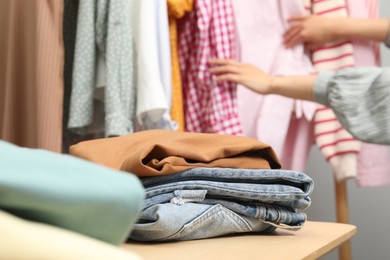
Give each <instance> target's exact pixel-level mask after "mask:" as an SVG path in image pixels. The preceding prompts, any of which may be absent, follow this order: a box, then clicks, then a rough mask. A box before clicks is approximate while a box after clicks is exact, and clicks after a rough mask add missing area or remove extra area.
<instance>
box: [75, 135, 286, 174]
mask: <svg viewBox="0 0 390 260" xmlns="http://www.w3.org/2000/svg"><path fill="white" fill-rule="evenodd" d="M70 153H71V154H72V155H74V156H78V157H81V158H84V159H86V160H89V161H92V162H96V163H98V164H102V165H105V166H107V167H110V168H114V169H117V170H122V171H128V172H131V173H134V174H136V175H138V176H156V175H168V174H173V173H178V172H182V171H184V170H187V169H191V168H196V167H208V168H242V169H275V168H280V167H281V165H280V162H279V158H278V157H277V155H276V154H275V152H274V150H273V149H272V148H271V147H270V146H269V145H266V144H264V143H262V142H259V141H257V140H255V139H251V138H247V137H242V136H230V135H220V134H202V133H188V132H177V131H169V130H149V131H142V132H137V133H134V134H130V135H125V136H120V137H112V138H104V139H96V140H91V141H85V142H81V143H78V144H76V145H73V146H71V147H70Z"/></svg>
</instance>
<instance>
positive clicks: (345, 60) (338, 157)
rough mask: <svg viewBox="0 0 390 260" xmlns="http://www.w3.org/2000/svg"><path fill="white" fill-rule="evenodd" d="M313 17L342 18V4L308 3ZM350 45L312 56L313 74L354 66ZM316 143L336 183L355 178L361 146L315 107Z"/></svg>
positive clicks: (326, 112)
mask: <svg viewBox="0 0 390 260" xmlns="http://www.w3.org/2000/svg"><path fill="white" fill-rule="evenodd" d="M310 4H311V6H310V8H311V11H312V13H313V14H315V15H321V16H336V17H345V16H348V14H347V6H346V2H345V0H332V1H315V0H312V1H311V3H310ZM353 53H354V49H353V46H352V43H351V42H350V41H348V40H341V41H338V42H332V43H328V44H326V45H324V46H322V47H321V48H317V49H316V50H314V51H313V52H312V61H313V64H314V67H315V68H316V70H317V71H326V70H338V69H342V68H347V67H352V66H354V65H355V61H354V57H353V55H354V54H353ZM314 134H315V140H316V143H317V145H318V147H319V149H320V151H321V153H322V154H323V155H324V157H325V159H326V160H327V161H328V162H329V163H330V165H331V167H332V169H333V172H334V174H335V177H336V180H337V181H342V180H345V179H348V178H355V177H356V175H357V153H359V151H360V148H361V143H360V142H359V141H357V140H356V139H355V138H353V137H352V136H351V135H350V134H349V133H348V132H347V131H346V130H345V129H344V128H343V127H342V126H341V125H340V123H339V122H338V121H337V119H336V116H335V114H334V113H333V111H332V110H331V109H330V108H328V107H325V106H319V107H318V109H317V110H316V113H315V116H314Z"/></svg>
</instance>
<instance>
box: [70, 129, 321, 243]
mask: <svg viewBox="0 0 390 260" xmlns="http://www.w3.org/2000/svg"><path fill="white" fill-rule="evenodd" d="M71 154H73V155H76V156H79V157H82V158H84V159H87V160H90V161H93V162H96V163H100V164H103V165H105V166H108V167H112V168H114V169H120V170H122V171H128V172H131V173H133V174H135V175H138V176H139V177H140V179H141V181H142V183H143V185H144V187H145V190H146V199H145V201H144V205H143V208H142V211H141V213H140V215H139V218H138V221H137V223H136V224H135V226H134V227H133V231H132V233H131V235H130V238H131V239H134V240H139V241H163V240H190V239H200V238H207V237H215V236H220V235H225V234H233V233H245V232H268V231H272V230H275V229H276V228H282V229H288V230H298V229H300V228H301V227H302V226H303V225H304V223H305V221H306V214H305V213H304V212H301V211H302V210H304V209H306V208H307V207H308V206H309V205H310V198H309V195H310V194H311V192H312V190H313V181H312V179H311V178H310V177H308V176H307V175H305V174H304V173H299V172H295V171H289V170H280V167H281V165H280V163H279V159H278V157H277V156H276V154H275V152H274V151H273V149H272V148H271V147H270V146H268V145H266V144H264V143H262V142H259V141H257V140H255V139H251V138H246V137H241V136H227V135H218V134H200V133H183V132H176V131H168V130H150V131H143V132H138V133H135V134H130V135H127V136H121V137H115V138H105V139H98V140H92V141H86V142H82V143H79V144H77V145H75V146H72V147H71Z"/></svg>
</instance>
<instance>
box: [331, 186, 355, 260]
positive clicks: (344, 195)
mask: <svg viewBox="0 0 390 260" xmlns="http://www.w3.org/2000/svg"><path fill="white" fill-rule="evenodd" d="M334 182H335V195H336V219H337V222H339V223H345V224H349V205H348V190H347V181H345V180H344V181H341V182H338V181H336V180H335V181H334ZM339 259H340V260H350V259H352V251H351V241H350V240H348V241H346V242H345V243H344V244H343V245H341V246H340V247H339Z"/></svg>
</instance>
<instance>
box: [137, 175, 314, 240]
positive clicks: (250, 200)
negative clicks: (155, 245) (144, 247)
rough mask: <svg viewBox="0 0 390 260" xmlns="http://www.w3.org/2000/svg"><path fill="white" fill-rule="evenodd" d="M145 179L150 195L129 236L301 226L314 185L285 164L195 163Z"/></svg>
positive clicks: (179, 237)
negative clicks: (276, 167)
mask: <svg viewBox="0 0 390 260" xmlns="http://www.w3.org/2000/svg"><path fill="white" fill-rule="evenodd" d="M142 182H143V184H144V186H145V188H146V200H145V203H144V207H143V210H142V212H141V215H140V218H139V220H138V222H137V223H136V225H135V226H134V229H133V232H132V234H131V236H130V237H131V238H132V239H134V240H141V241H157V240H188V239H199V238H206V237H215V236H220V235H224V234H230V233H242V232H259V231H266V230H267V231H268V230H273V229H275V228H276V227H278V228H284V229H289V230H298V229H300V228H301V227H302V226H303V224H304V223H305V221H306V214H305V213H303V212H299V211H298V210H303V209H305V208H307V207H308V206H309V205H310V198H309V195H310V193H311V192H312V190H313V181H312V179H311V178H310V177H308V176H307V175H305V174H303V173H298V172H294V171H286V170H244V169H226V168H194V169H190V170H187V171H185V172H182V173H180V174H174V175H168V176H158V177H148V178H143V179H142Z"/></svg>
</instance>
